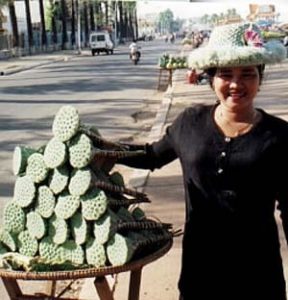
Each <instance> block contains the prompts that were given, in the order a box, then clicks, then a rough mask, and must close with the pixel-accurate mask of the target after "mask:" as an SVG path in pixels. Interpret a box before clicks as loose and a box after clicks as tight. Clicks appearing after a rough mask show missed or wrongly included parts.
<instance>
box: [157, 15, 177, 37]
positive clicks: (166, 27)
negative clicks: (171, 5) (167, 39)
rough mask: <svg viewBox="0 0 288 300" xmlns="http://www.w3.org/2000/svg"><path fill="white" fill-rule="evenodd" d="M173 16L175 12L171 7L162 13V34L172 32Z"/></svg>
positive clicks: (160, 25) (160, 23) (160, 17)
mask: <svg viewBox="0 0 288 300" xmlns="http://www.w3.org/2000/svg"><path fill="white" fill-rule="evenodd" d="M173 18H174V16H173V12H172V11H171V10H170V9H166V10H165V11H164V12H161V13H160V15H159V21H158V23H159V27H160V32H161V33H162V34H163V33H169V32H172V24H173Z"/></svg>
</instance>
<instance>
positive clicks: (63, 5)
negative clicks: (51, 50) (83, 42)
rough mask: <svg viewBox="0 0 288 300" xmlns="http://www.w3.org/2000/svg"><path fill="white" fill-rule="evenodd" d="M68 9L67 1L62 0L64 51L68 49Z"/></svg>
mask: <svg viewBox="0 0 288 300" xmlns="http://www.w3.org/2000/svg"><path fill="white" fill-rule="evenodd" d="M66 19H67V7H66V1H65V0H61V20H62V50H65V49H66V48H67V42H68V35H67V20H66Z"/></svg>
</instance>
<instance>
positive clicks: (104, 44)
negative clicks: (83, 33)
mask: <svg viewBox="0 0 288 300" xmlns="http://www.w3.org/2000/svg"><path fill="white" fill-rule="evenodd" d="M89 44H90V49H91V53H92V55H93V56H94V55H95V53H97V54H99V53H100V52H106V53H107V54H109V53H110V54H113V49H114V44H113V42H112V41H111V38H110V35H109V33H108V32H106V31H98V32H93V33H91V34H90V37H89Z"/></svg>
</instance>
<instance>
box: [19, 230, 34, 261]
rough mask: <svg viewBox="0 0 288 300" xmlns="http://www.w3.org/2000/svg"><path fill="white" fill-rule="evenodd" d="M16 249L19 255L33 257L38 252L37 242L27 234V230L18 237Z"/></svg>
mask: <svg viewBox="0 0 288 300" xmlns="http://www.w3.org/2000/svg"><path fill="white" fill-rule="evenodd" d="M18 248H19V253H20V254H23V255H26V256H35V255H36V253H37V251H38V242H37V240H36V239H35V238H33V237H32V236H31V235H30V234H29V232H28V230H25V231H22V232H20V233H19V235H18Z"/></svg>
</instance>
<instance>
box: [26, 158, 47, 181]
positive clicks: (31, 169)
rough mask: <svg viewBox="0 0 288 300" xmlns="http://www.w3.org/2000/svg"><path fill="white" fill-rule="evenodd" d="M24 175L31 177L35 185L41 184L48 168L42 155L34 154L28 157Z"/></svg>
mask: <svg viewBox="0 0 288 300" xmlns="http://www.w3.org/2000/svg"><path fill="white" fill-rule="evenodd" d="M26 175H29V176H31V177H32V180H33V181H34V182H35V183H39V182H42V181H43V180H44V179H45V178H46V177H47V175H48V168H47V166H46V164H45V161H44V157H43V155H42V154H40V153H34V154H32V155H31V156H29V158H28V164H27V168H26Z"/></svg>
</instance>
